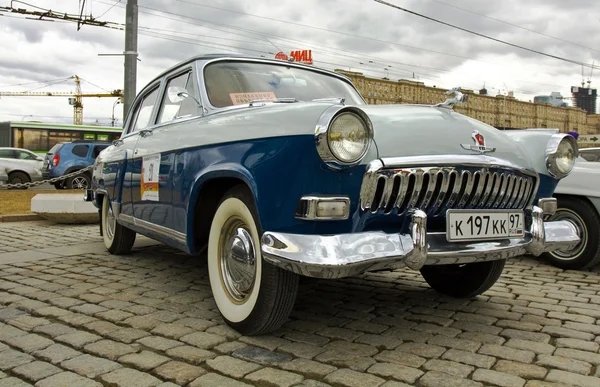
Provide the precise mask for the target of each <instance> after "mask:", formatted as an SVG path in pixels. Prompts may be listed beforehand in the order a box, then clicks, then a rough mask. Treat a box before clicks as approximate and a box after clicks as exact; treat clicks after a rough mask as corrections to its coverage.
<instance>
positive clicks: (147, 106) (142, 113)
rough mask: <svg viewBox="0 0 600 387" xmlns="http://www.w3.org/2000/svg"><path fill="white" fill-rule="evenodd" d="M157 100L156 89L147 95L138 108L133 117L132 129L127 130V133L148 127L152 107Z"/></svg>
mask: <svg viewBox="0 0 600 387" xmlns="http://www.w3.org/2000/svg"><path fill="white" fill-rule="evenodd" d="M157 98H158V87H156V88H155V89H154V90H152V91H151V92H150V93H149V94H147V95H146V96H145V97H144V99H143V100H142V103H141V104H140V105H139V106H138V108H137V111H136V112H135V117H134V120H135V124H134V125H133V129H131V130H129V133H133V132H137V131H138V130H141V129H144V128H147V127H148V126H150V119H151V118H152V111H153V110H154V105H156V99H157Z"/></svg>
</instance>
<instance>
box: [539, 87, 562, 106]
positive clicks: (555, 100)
mask: <svg viewBox="0 0 600 387" xmlns="http://www.w3.org/2000/svg"><path fill="white" fill-rule="evenodd" d="M533 102H536V103H549V104H550V105H552V106H556V107H568V106H569V104H568V103H566V102H565V98H564V97H563V96H562V95H560V93H559V92H558V91H553V92H552V93H550V95H536V96H535V97H533Z"/></svg>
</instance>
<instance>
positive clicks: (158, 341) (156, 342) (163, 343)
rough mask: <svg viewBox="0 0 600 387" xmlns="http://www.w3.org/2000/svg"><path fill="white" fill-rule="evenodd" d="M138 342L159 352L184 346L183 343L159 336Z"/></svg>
mask: <svg viewBox="0 0 600 387" xmlns="http://www.w3.org/2000/svg"><path fill="white" fill-rule="evenodd" d="M137 342H138V343H140V344H142V345H144V346H146V347H148V348H152V349H156V350H159V351H166V350H168V349H171V348H175V347H178V346H180V345H184V344H183V343H182V342H179V341H175V340H171V339H165V338H164V337H158V336H149V337H144V338H142V339H139V340H138V341H137Z"/></svg>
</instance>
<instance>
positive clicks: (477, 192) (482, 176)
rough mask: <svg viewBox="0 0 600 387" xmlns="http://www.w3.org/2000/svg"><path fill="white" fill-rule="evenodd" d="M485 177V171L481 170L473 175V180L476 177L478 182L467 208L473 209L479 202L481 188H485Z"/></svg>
mask: <svg viewBox="0 0 600 387" xmlns="http://www.w3.org/2000/svg"><path fill="white" fill-rule="evenodd" d="M486 175H487V173H486V171H485V169H482V170H481V171H477V172H475V174H474V175H473V179H475V178H476V177H479V180H478V182H477V187H476V188H475V193H474V194H473V196H472V197H471V200H469V204H468V206H469V207H475V206H476V205H477V202H478V201H479V198H481V193H482V192H483V188H484V187H485V179H486Z"/></svg>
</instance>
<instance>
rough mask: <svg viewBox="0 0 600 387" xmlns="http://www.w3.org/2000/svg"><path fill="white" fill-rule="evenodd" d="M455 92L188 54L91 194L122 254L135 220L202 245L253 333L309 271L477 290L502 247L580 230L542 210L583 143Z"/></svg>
mask: <svg viewBox="0 0 600 387" xmlns="http://www.w3.org/2000/svg"><path fill="white" fill-rule="evenodd" d="M451 92H452V93H455V94H456V95H455V96H454V97H453V98H449V99H448V101H446V102H445V103H441V104H440V105H437V106H422V105H376V106H375V105H373V106H369V105H366V104H365V102H364V100H363V98H362V97H361V95H360V94H359V92H358V91H357V90H356V89H355V87H354V86H353V85H352V83H351V82H350V81H349V80H348V79H347V78H346V77H344V76H342V75H339V74H336V73H334V72H330V71H326V70H321V69H318V68H315V67H312V66H306V65H301V64H296V63H291V62H287V61H279V60H267V59H256V58H254V59H253V58H244V57H225V56H201V57H195V58H192V59H190V60H187V61H185V62H183V63H181V64H179V65H177V66H175V67H173V68H172V69H170V70H168V71H166V72H164V73H163V74H161V75H160V76H158V77H157V78H156V79H154V80H153V81H152V82H150V83H149V84H148V85H147V86H146V87H145V88H144V89H143V90H142V91H141V93H139V95H138V96H137V98H136V100H135V102H134V104H133V106H132V108H131V110H130V112H129V113H128V115H127V119H126V122H125V125H124V129H123V134H122V136H121V138H120V139H119V140H117V141H116V142H115V143H114V144H113V145H112V146H110V147H109V148H107V149H106V150H105V151H103V152H102V153H101V155H100V156H99V157H98V159H97V161H96V163H95V167H94V173H93V181H92V184H93V190H92V191H91V192H87V193H86V195H88V196H89V197H90V200H93V201H94V203H95V205H96V206H97V207H98V208H99V212H100V217H101V232H102V235H103V238H104V243H105V245H106V247H107V249H108V250H109V251H110V252H111V253H113V254H124V253H127V252H128V251H129V250H130V249H131V248H132V245H133V243H134V239H135V236H136V233H140V234H143V235H147V236H149V237H150V238H153V239H156V240H158V241H162V242H164V243H166V244H168V245H170V246H174V247H176V248H179V249H181V250H183V251H184V252H187V253H189V254H192V255H200V254H204V252H206V255H207V259H208V271H209V276H210V284H211V288H212V291H213V295H214V299H215V302H216V305H217V306H218V309H219V311H220V312H221V314H222V316H223V318H224V319H225V321H226V322H227V323H228V324H229V325H230V326H232V327H233V328H235V329H237V330H238V331H239V332H241V333H243V334H247V335H252V334H261V333H265V332H269V331H272V330H274V329H276V328H277V327H279V326H280V325H281V324H282V323H283V322H284V321H285V320H286V319H287V317H288V315H289V313H290V312H291V310H292V308H293V305H294V301H295V297H296V292H297V287H298V279H299V275H303V276H310V277H319V278H340V277H347V276H352V275H356V274H359V273H363V272H367V271H376V270H389V269H395V268H401V267H408V268H410V269H413V270H420V271H421V273H422V275H423V277H424V278H425V280H426V281H427V283H428V284H429V285H430V286H431V287H432V288H434V289H435V290H437V291H439V292H441V293H443V294H446V295H449V296H454V297H472V296H474V295H477V294H480V293H482V292H484V291H486V290H487V289H489V288H490V287H491V286H492V285H493V284H494V283H495V282H496V280H497V279H498V278H499V276H500V274H501V273H502V270H503V267H504V264H505V260H506V259H507V258H510V257H514V256H517V255H521V254H524V253H527V252H529V253H532V254H535V255H540V254H541V253H543V252H545V251H551V250H554V249H559V248H570V247H572V246H574V245H575V244H576V243H578V241H579V238H578V236H577V232H576V230H575V227H574V226H573V225H572V224H571V223H569V222H567V221H553V222H544V218H543V217H544V214H545V213H551V212H552V211H553V209H554V208H555V207H556V202H555V199H553V198H552V193H553V191H554V188H555V186H556V184H557V179H559V178H562V177H564V176H565V175H567V174H568V173H569V172H570V170H571V168H572V166H573V162H574V159H575V157H577V145H576V143H575V140H574V139H573V138H572V137H571V136H567V135H562V134H549V133H546V132H535V131H534V132H532V133H529V134H527V135H521V136H522V137H519V136H515V138H512V137H511V136H510V135H508V134H506V133H504V132H501V131H499V130H496V129H495V128H493V127H490V126H488V125H486V124H484V123H482V122H479V121H477V120H474V119H471V118H468V117H465V116H463V115H461V114H458V113H456V112H454V111H453V109H452V105H453V103H454V102H460V101H463V100H464V95H463V94H462V93H460V90H451ZM524 145H527V148H526V147H524Z"/></svg>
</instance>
